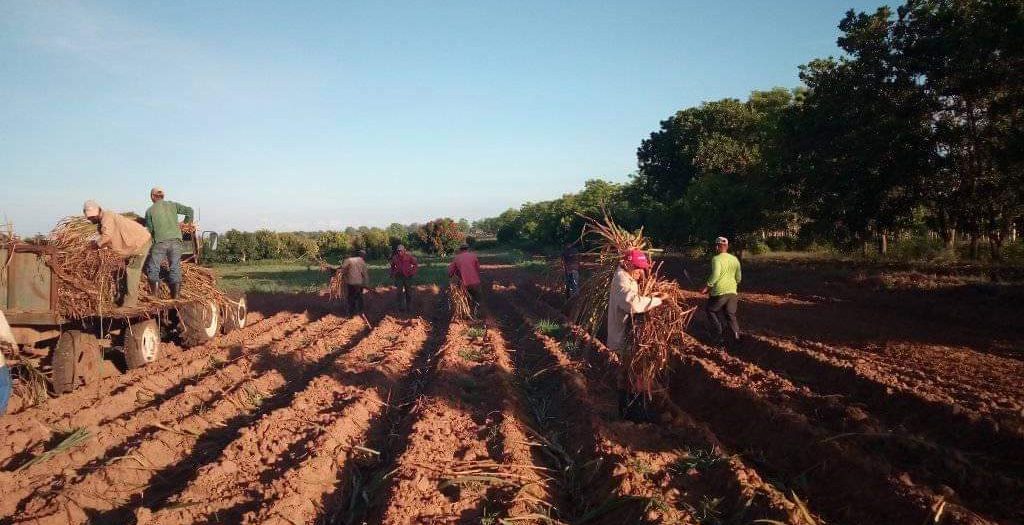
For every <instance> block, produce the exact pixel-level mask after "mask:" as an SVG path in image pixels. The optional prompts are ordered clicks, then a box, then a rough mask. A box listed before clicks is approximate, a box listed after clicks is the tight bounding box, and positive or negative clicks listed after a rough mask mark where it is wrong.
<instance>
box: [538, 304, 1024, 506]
mask: <svg viewBox="0 0 1024 525" xmlns="http://www.w3.org/2000/svg"><path fill="white" fill-rule="evenodd" d="M535 290H536V292H537V293H538V294H539V295H540V297H542V298H544V299H545V300H546V301H548V302H549V304H554V305H559V304H561V300H560V298H558V297H557V296H556V295H555V294H554V293H553V291H552V290H551V289H550V288H547V287H544V286H539V287H536V288H535ZM742 348H745V349H747V350H749V349H750V347H749V346H745V347H742ZM733 354H736V355H742V356H745V357H749V358H750V361H763V359H761V357H762V356H763V355H764V354H765V352H763V349H755V350H749V352H747V353H745V352H744V351H742V350H736V349H733V350H730V351H729V352H723V351H721V350H720V349H715V348H711V347H708V346H706V345H704V344H702V343H700V342H698V341H691V342H690V343H689V344H688V345H687V348H686V351H685V352H683V353H681V354H680V355H679V356H678V359H677V363H676V365H675V366H674V370H673V373H672V375H671V377H672V383H671V385H670V387H671V397H672V401H673V402H674V403H675V404H676V405H677V406H678V407H681V408H682V409H683V410H685V411H686V412H688V413H690V414H693V415H694V416H696V417H697V418H698V419H699V420H701V421H704V422H706V423H707V424H708V425H709V426H710V427H711V428H712V429H713V430H714V432H715V433H716V434H717V435H718V436H720V437H721V439H722V440H723V441H725V442H726V443H728V444H729V445H731V446H732V447H734V448H735V449H736V450H740V451H742V453H743V455H744V457H745V458H747V459H748V460H749V461H750V462H751V463H753V464H754V465H756V466H758V467H759V470H761V471H762V473H763V474H765V475H766V476H771V477H772V478H773V479H774V480H775V483H776V484H777V485H778V486H779V487H780V488H783V489H784V490H787V491H795V492H797V493H799V494H802V495H804V497H805V498H808V499H809V500H810V503H811V507H812V508H814V509H816V510H819V511H821V512H822V514H823V515H824V516H826V517H827V518H828V519H829V520H830V521H833V522H846V523H863V522H868V521H876V522H877V521H878V520H883V519H894V517H898V518H899V519H900V520H905V522H908V523H914V522H923V521H924V520H928V519H930V518H932V517H934V515H935V514H936V513H937V511H938V509H939V508H940V507H941V508H942V514H943V519H945V520H946V521H945V522H946V523H993V522H1005V523H1013V522H1015V521H1014V520H1017V519H1019V514H1018V513H1019V512H1020V509H1019V505H1017V503H1016V496H1015V494H1016V495H1019V494H1020V493H1021V483H1020V479H1019V478H1015V477H1013V476H1012V475H1008V474H1003V473H1000V472H992V471H991V470H989V469H988V468H987V466H986V465H985V464H984V463H981V462H978V461H976V460H975V458H974V457H972V456H967V455H965V453H964V452H963V451H961V450H957V449H952V448H950V447H946V446H943V445H939V444H936V442H935V441H934V440H933V439H932V438H931V437H930V436H929V435H928V434H916V433H909V432H906V430H905V429H902V428H891V427H889V426H887V425H886V424H885V423H884V422H883V421H882V420H880V419H879V418H878V417H876V416H875V415H874V414H873V413H872V412H871V411H870V407H868V406H864V405H862V404H860V403H859V399H858V398H853V397H852V396H855V395H856V394H857V392H849V394H850V395H851V398H844V397H840V396H835V395H832V394H831V393H819V392H817V391H815V390H814V389H812V388H809V387H808V385H807V384H795V383H793V382H791V381H790V380H789V379H787V378H786V377H785V376H784V375H778V374H776V373H775V372H774V371H773V370H771V369H767V368H761V367H759V366H757V364H753V363H751V362H749V361H744V360H742V359H738V358H737V357H735V356H734V355H733ZM826 384H831V383H828V382H827V381H823V382H822V384H821V385H819V386H824V385H826ZM891 395H892V392H890V396H891ZM900 522H904V521H900Z"/></svg>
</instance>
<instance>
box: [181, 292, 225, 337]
mask: <svg viewBox="0 0 1024 525" xmlns="http://www.w3.org/2000/svg"><path fill="white" fill-rule="evenodd" d="M178 313H179V315H180V316H181V324H182V326H183V330H182V331H181V335H180V337H181V344H182V345H183V346H184V347H185V348H192V347H193V346H199V345H201V344H203V343H205V342H207V341H209V340H210V339H213V338H214V337H216V336H217V331H218V330H219V329H220V308H218V307H217V303H215V302H213V301H205V302H194V303H189V304H186V305H185V306H182V307H181V308H179V309H178Z"/></svg>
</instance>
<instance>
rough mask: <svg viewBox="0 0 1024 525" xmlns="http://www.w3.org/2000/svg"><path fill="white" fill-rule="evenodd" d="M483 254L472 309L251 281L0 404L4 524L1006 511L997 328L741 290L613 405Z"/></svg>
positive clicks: (1016, 434)
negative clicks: (204, 327)
mask: <svg viewBox="0 0 1024 525" xmlns="http://www.w3.org/2000/svg"><path fill="white" fill-rule="evenodd" d="M495 275H501V276H502V278H503V279H502V280H503V281H504V282H500V283H495V285H494V287H493V288H492V290H491V291H490V293H489V294H488V298H487V309H486V311H487V314H486V316H485V317H486V319H485V321H486V322H477V323H466V322H461V321H450V320H449V317H448V314H447V310H446V308H445V307H444V299H443V297H441V296H440V295H438V292H437V289H436V288H434V289H432V290H431V289H427V288H424V289H421V290H419V293H418V295H417V298H416V301H415V302H416V304H415V307H414V313H413V314H411V315H398V314H396V313H394V312H390V308H391V307H392V306H393V304H394V300H395V296H394V292H393V291H392V290H390V289H387V288H381V289H379V290H378V294H377V295H376V296H375V297H372V298H371V300H370V301H369V307H370V312H369V315H368V316H367V317H368V320H369V324H367V323H366V322H364V321H363V320H362V319H361V318H354V319H349V318H346V317H343V316H339V315H338V314H337V313H336V312H335V311H334V308H332V307H330V306H327V305H325V304H323V303H322V302H321V301H320V300H319V299H317V298H313V297H306V296H283V295H281V296H264V297H253V298H252V299H251V304H252V310H253V311H252V313H250V319H249V320H250V324H249V326H247V327H246V328H245V329H243V330H242V331H239V332H235V333H233V334H230V335H228V336H226V337H223V338H221V339H219V340H218V341H216V342H215V343H211V344H209V345H207V346H204V347H199V348H194V349H191V350H182V349H178V348H174V347H172V346H170V345H167V347H166V348H165V350H167V352H166V356H167V357H166V358H165V359H163V360H161V361H158V362H157V363H154V364H153V365H151V366H149V367H147V368H146V369H143V370H136V371H133V372H131V373H129V374H126V375H123V376H119V377H114V378H109V379H105V380H103V381H101V382H99V383H97V384H95V385H89V386H88V387H85V388H83V389H80V390H77V391H75V392H74V393H71V394H69V395H65V396H63V397H61V398H59V399H56V400H52V401H51V402H49V403H47V404H46V405H44V406H41V407H35V408H29V409H25V410H21V411H19V412H16V413H14V414H12V415H9V416H6V417H4V418H2V419H0V435H2V436H4V439H3V440H2V441H0V486H3V487H4V489H5V490H4V492H5V494H4V497H3V498H2V500H0V523H8V522H9V523H69V522H70V523H86V522H90V521H91V522H94V523H131V522H138V523H159V524H172V523H216V522H220V523H338V524H356V523H393V524H402V523H497V518H504V519H508V520H510V521H508V523H545V522H547V523H553V522H564V523H608V524H613V523H615V524H617V523H704V524H712V523H716V524H717V523H721V524H727V523H750V522H751V521H753V520H755V519H759V518H765V519H772V520H778V521H781V522H786V523H793V524H800V523H810V521H809V520H808V519H807V517H806V516H804V513H805V512H806V513H807V514H810V518H811V519H813V520H816V521H818V522H822V523H824V522H827V523H847V524H859V523H908V524H914V525H919V524H921V523H924V522H925V521H927V520H929V519H931V518H932V517H933V516H934V515H935V514H936V511H937V509H938V508H940V506H941V507H942V513H941V518H940V521H939V523H947V524H953V523H957V524H968V523H970V524H981V523H999V524H1013V523H1022V522H1024V514H1022V510H1021V505H1020V495H1021V494H1024V456H1022V454H1024V452H1022V451H1024V430H1022V426H1021V421H1024V413H1022V412H1021V407H1022V406H1024V404H1022V394H1021V392H1020V388H1019V387H1020V384H1021V380H1022V379H1024V370H1022V368H1021V361H1020V360H1019V359H1017V358H1013V357H1007V356H1006V355H1005V354H1003V353H1001V352H1003V350H1002V349H1005V347H1006V345H1005V343H1004V342H996V343H992V342H983V341H981V340H980V339H978V338H979V337H980V336H978V335H977V334H974V335H972V334H971V333H968V334H966V335H964V334H963V333H959V335H957V336H956V337H950V338H948V341H947V340H945V339H943V338H942V337H941V336H939V335H937V334H934V333H932V334H930V336H929V337H927V338H925V337H919V338H914V337H913V334H914V333H922V332H920V327H917V325H916V324H915V323H928V322H932V321H929V320H927V319H922V320H917V318H915V317H913V316H908V317H905V318H903V319H902V320H900V322H901V323H902V325H906V324H908V323H909V324H910V325H912V326H910V327H907V326H899V327H897V326H894V327H893V330H894V331H895V333H897V334H900V337H896V338H890V339H886V340H885V341H886V342H884V343H883V342H880V341H881V340H882V339H881V337H879V336H877V334H875V335H873V332H872V330H876V329H877V330H880V331H884V330H885V329H887V328H889V325H883V326H882V327H881V328H872V327H875V326H877V325H878V323H872V322H871V321H870V319H867V318H865V315H864V314H863V312H864V311H865V310H863V306H862V304H861V303H857V302H856V301H852V300H851V301H849V302H848V303H847V302H838V303H837V302H829V301H826V300H822V299H814V298H811V297H807V296H800V295H799V294H788V295H787V294H780V293H774V292H776V291H775V290H765V291H758V292H757V293H753V294H750V295H749V297H745V300H744V303H743V305H742V308H743V310H741V312H742V313H743V314H744V320H745V321H746V322H747V326H749V327H750V329H751V334H750V337H749V338H748V340H747V341H746V342H744V343H743V344H742V345H740V346H737V347H734V348H730V349H727V350H723V349H722V348H716V347H713V346H709V345H708V344H707V338H706V337H705V335H704V333H703V332H702V330H701V329H700V323H699V322H698V323H695V330H694V333H695V335H696V339H694V340H693V342H692V344H691V348H690V350H689V351H688V352H686V353H681V354H679V355H678V356H677V358H676V361H675V363H674V365H673V374H672V382H671V385H670V389H669V391H668V392H665V393H663V394H661V395H659V396H657V397H656V399H655V401H654V405H655V406H656V407H657V408H658V410H657V413H658V414H660V418H661V421H660V422H659V423H658V424H650V423H643V424H639V423H631V422H626V421H623V420H622V419H621V418H620V417H619V416H618V407H617V404H618V401H619V400H618V398H617V393H616V390H615V377H616V374H617V373H618V366H619V365H618V362H617V359H616V357H615V356H614V355H612V354H611V353H610V352H609V351H608V350H607V349H606V348H605V347H604V346H603V345H602V344H601V343H600V342H598V341H594V340H592V339H590V338H588V337H585V336H583V335H582V334H581V333H580V332H579V331H578V329H575V328H574V327H573V326H571V325H570V324H569V323H567V322H566V320H565V319H564V317H562V314H561V312H560V309H561V308H562V306H563V304H562V300H561V298H560V296H559V294H558V293H557V292H556V291H555V290H553V289H551V288H550V287H548V286H545V285H542V284H537V283H524V282H516V283H513V282H511V281H512V279H505V278H506V277H511V275H510V274H509V273H508V272H505V273H501V274H497V273H495ZM766 305H775V306H779V305H782V307H776V308H771V307H769V306H766ZM858 308H861V309H858ZM853 312H862V315H860V316H857V317H855V318H854V319H853V320H852V321H850V323H848V324H843V323H841V326H839V327H833V326H832V324H831V323H836V322H839V321H840V320H843V319H847V318H848V317H849V316H850V315H851V314H852V313H853ZM540 319H549V320H556V321H558V322H560V323H562V324H561V328H560V329H559V330H558V331H555V332H552V331H551V330H547V331H545V329H542V327H541V325H539V324H538V323H537V321H538V320H540ZM816 323H818V326H817V329H815V327H814V325H815V324H816ZM889 323H890V324H893V325H896V324H900V323H897V321H889ZM924 332H927V331H924ZM815 334H819V336H818V337H815ZM1009 335H1012V334H1009ZM972 338H973V339H972ZM1010 344H1013V341H1012V340H1011V343H1010ZM950 356H952V357H951V358H950ZM72 428H87V429H89V431H90V432H91V437H90V438H89V439H88V440H87V441H86V442H85V443H84V444H82V445H81V446H79V447H77V448H74V449H72V450H71V451H69V452H67V453H63V454H58V455H55V456H54V457H52V458H50V459H49V460H47V461H44V462H41V463H37V464H35V465H31V466H27V467H25V466H26V465H27V464H28V462H29V461H30V460H31V459H32V458H33V457H35V456H36V455H37V454H39V453H41V452H43V451H44V450H47V449H49V448H52V447H53V446H54V445H56V442H58V441H59V439H60V436H61V432H62V431H66V430H69V429H72ZM21 467H25V468H21ZM19 468H21V470H17V469H19ZM797 498H799V500H800V501H802V502H805V503H799V502H798V499H797Z"/></svg>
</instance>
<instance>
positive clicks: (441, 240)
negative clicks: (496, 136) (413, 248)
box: [416, 217, 468, 257]
mask: <svg viewBox="0 0 1024 525" xmlns="http://www.w3.org/2000/svg"><path fill="white" fill-rule="evenodd" d="M467 227H468V223H467ZM416 239H417V241H418V245H419V246H420V247H421V248H423V250H424V251H426V252H427V253H433V254H436V255H439V256H441V257H444V256H446V255H448V254H450V253H453V252H454V251H455V249H456V248H458V247H459V244H461V243H462V242H463V241H464V240H465V239H466V234H465V232H463V231H462V230H461V229H460V228H459V224H458V223H456V222H455V221H453V220H452V219H449V218H447V217H445V218H443V219H435V220H432V221H430V222H428V223H426V224H424V225H423V226H420V227H419V228H418V229H417V230H416Z"/></svg>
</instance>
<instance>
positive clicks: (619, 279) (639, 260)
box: [608, 249, 661, 355]
mask: <svg viewBox="0 0 1024 525" xmlns="http://www.w3.org/2000/svg"><path fill="white" fill-rule="evenodd" d="M650 267H651V262H650V261H649V260H648V259H647V254H645V253H644V252H643V251H642V250H637V249H632V250H629V251H627V252H626V254H625V257H623V259H622V263H620V264H619V268H618V269H617V270H616V271H615V277H614V278H612V284H611V288H610V289H609V290H608V348H609V349H611V350H612V351H614V352H615V353H617V354H619V355H622V353H623V351H624V350H625V346H626V329H627V328H628V327H629V318H630V315H632V314H642V313H644V312H647V311H650V310H651V309H653V308H657V307H658V306H660V305H661V299H660V298H658V297H646V296H643V295H640V284H639V283H638V282H637V280H638V279H640V277H641V276H642V275H643V273H644V272H645V271H647V270H648V269H649V268H650Z"/></svg>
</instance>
